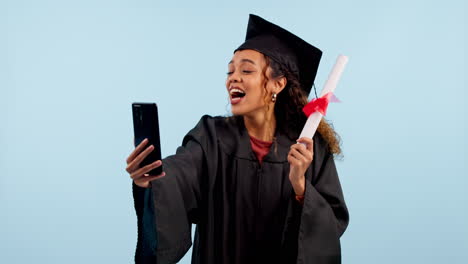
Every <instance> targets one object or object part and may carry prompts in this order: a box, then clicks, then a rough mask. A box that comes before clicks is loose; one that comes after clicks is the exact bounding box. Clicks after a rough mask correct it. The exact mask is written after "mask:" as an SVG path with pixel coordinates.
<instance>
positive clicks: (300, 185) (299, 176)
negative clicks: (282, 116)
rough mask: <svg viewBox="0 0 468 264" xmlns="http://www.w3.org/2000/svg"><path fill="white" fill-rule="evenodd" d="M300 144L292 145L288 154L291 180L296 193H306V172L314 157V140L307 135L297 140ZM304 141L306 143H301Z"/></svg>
mask: <svg viewBox="0 0 468 264" xmlns="http://www.w3.org/2000/svg"><path fill="white" fill-rule="evenodd" d="M297 142H298V144H293V145H291V149H290V150H289V154H288V162H289V165H290V166H289V180H290V181H291V185H292V187H293V188H294V192H295V193H296V195H304V192H305V172H306V170H307V168H309V166H310V164H311V163H312V160H313V159H314V141H313V140H312V139H310V138H307V137H302V138H300V139H298V140H297ZM300 143H304V144H305V146H304V144H300Z"/></svg>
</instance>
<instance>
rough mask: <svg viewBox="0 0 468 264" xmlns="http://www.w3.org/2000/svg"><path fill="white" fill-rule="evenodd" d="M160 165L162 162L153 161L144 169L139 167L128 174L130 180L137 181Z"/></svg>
mask: <svg viewBox="0 0 468 264" xmlns="http://www.w3.org/2000/svg"><path fill="white" fill-rule="evenodd" d="M161 165H162V161H160V160H157V161H155V162H153V163H150V164H148V165H146V166H144V167H141V168H139V169H137V170H135V171H134V172H132V173H131V174H130V178H132V179H134V180H135V179H138V178H140V177H142V176H143V175H144V174H146V173H148V172H150V171H151V170H153V169H156V168H158V167H159V166H161Z"/></svg>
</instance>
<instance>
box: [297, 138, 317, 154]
mask: <svg viewBox="0 0 468 264" xmlns="http://www.w3.org/2000/svg"><path fill="white" fill-rule="evenodd" d="M297 142H299V143H304V144H305V145H306V148H307V150H309V151H312V152H313V151H314V140H313V139H311V138H308V137H301V138H300V139H298V140H297Z"/></svg>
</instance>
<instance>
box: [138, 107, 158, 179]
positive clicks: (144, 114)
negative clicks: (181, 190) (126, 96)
mask: <svg viewBox="0 0 468 264" xmlns="http://www.w3.org/2000/svg"><path fill="white" fill-rule="evenodd" d="M132 112H133V130H134V134H135V147H136V146H138V145H139V144H140V143H141V142H142V141H143V140H144V139H145V138H147V139H148V141H149V142H148V143H147V145H146V146H150V145H153V146H154V149H153V151H151V153H150V154H149V155H148V156H147V157H146V158H145V159H144V160H143V161H142V162H141V163H140V167H143V166H145V165H148V164H150V163H152V162H155V161H157V160H160V159H161V144H160V140H159V121H158V106H157V105H156V103H133V104H132ZM161 173H162V166H159V167H158V168H156V169H153V170H151V171H150V172H149V173H148V174H150V175H159V174H161Z"/></svg>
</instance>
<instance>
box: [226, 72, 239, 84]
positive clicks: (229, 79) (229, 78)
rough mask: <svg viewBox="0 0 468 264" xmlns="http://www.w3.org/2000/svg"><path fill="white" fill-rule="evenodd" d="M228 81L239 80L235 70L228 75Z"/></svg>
mask: <svg viewBox="0 0 468 264" xmlns="http://www.w3.org/2000/svg"><path fill="white" fill-rule="evenodd" d="M228 81H229V82H239V81H240V75H239V74H237V71H234V72H232V73H231V74H230V75H229V77H228Z"/></svg>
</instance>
